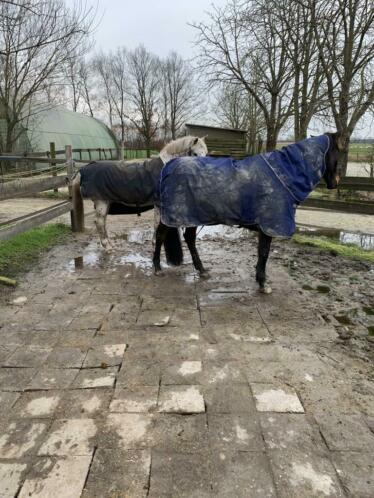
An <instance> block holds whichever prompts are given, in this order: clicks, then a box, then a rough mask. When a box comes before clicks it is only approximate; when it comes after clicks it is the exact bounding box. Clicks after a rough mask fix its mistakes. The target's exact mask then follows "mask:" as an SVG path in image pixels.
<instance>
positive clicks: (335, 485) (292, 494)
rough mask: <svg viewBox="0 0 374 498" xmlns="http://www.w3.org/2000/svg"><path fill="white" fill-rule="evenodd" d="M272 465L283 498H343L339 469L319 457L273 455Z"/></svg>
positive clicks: (299, 453)
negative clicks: (337, 471)
mask: <svg viewBox="0 0 374 498" xmlns="http://www.w3.org/2000/svg"><path fill="white" fill-rule="evenodd" d="M270 463H271V468H272V472H273V476H274V480H275V484H276V487H277V492H278V496H279V497H280V498H317V497H318V498H322V497H323V498H325V497H327V498H340V497H341V498H343V497H344V496H345V494H344V491H343V490H342V488H341V486H340V483H339V480H338V477H337V475H336V472H335V469H334V467H333V466H332V464H331V463H330V461H329V460H328V459H327V458H326V457H325V456H323V454H319V453H311V452H307V451H302V450H301V449H299V450H296V449H293V450H292V451H277V450H274V451H272V452H270Z"/></svg>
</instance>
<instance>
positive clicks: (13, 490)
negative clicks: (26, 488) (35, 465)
mask: <svg viewBox="0 0 374 498" xmlns="http://www.w3.org/2000/svg"><path fill="white" fill-rule="evenodd" d="M26 468H27V464H26V463H6V462H0V496H1V497H2V498H13V497H14V496H16V495H17V491H18V489H19V488H20V484H21V482H22V474H23V473H24V471H25V470H26Z"/></svg>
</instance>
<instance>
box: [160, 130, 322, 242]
mask: <svg viewBox="0 0 374 498" xmlns="http://www.w3.org/2000/svg"><path fill="white" fill-rule="evenodd" d="M328 148H329V137H328V136H327V135H321V136H319V137H312V138H309V139H306V140H303V141H301V142H298V143H295V144H291V145H287V146H286V147H283V148H282V149H280V150H275V151H273V152H268V153H266V154H259V155H256V156H248V157H245V158H244V159H242V160H238V161H237V160H235V159H233V158H231V157H218V158H215V157H209V156H207V157H179V158H176V159H173V160H172V161H170V162H168V163H167V164H166V165H165V166H164V168H163V170H162V172H161V178H160V183H159V191H158V201H157V202H158V204H159V205H160V209H161V220H162V222H163V223H164V224H165V225H167V226H171V227H179V226H186V227H188V226H198V225H214V224H225V225H250V226H256V227H258V228H260V229H261V231H262V232H264V233H265V234H267V235H270V236H271V237H276V236H277V237H291V236H292V235H293V233H294V232H295V229H296V227H295V211H296V207H297V206H298V204H299V203H300V202H302V201H303V200H304V199H305V198H306V197H307V196H308V194H309V193H310V192H311V191H312V190H313V189H314V188H315V187H316V185H317V184H318V183H319V181H320V180H321V178H322V176H323V174H324V171H325V168H326V164H325V157H326V153H327V150H328Z"/></svg>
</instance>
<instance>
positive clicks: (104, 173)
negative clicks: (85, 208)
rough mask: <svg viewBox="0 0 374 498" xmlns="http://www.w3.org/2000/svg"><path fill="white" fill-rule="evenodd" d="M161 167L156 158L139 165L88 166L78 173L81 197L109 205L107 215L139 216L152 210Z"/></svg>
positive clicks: (110, 162)
mask: <svg viewBox="0 0 374 498" xmlns="http://www.w3.org/2000/svg"><path fill="white" fill-rule="evenodd" d="M163 166H164V163H163V162H162V160H161V159H160V158H158V157H157V158H154V159H149V160H146V161H144V162H142V163H129V162H127V163H126V162H125V161H100V162H91V163H90V164H87V166H83V167H82V168H81V169H80V171H79V172H80V176H81V193H82V196H83V197H84V198H87V199H92V200H96V199H98V200H103V201H107V202H110V208H109V214H131V213H140V212H143V211H146V210H147V209H152V207H153V205H154V196H155V191H156V189H157V185H158V181H159V178H160V172H161V169H162V167H163Z"/></svg>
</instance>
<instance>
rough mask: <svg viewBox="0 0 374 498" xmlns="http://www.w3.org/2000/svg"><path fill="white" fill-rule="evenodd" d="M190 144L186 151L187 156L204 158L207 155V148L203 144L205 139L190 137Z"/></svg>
mask: <svg viewBox="0 0 374 498" xmlns="http://www.w3.org/2000/svg"><path fill="white" fill-rule="evenodd" d="M190 138H191V144H190V149H189V151H188V155H189V156H206V155H207V154H208V147H207V146H206V143H205V138H206V137H202V138H199V137H190Z"/></svg>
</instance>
